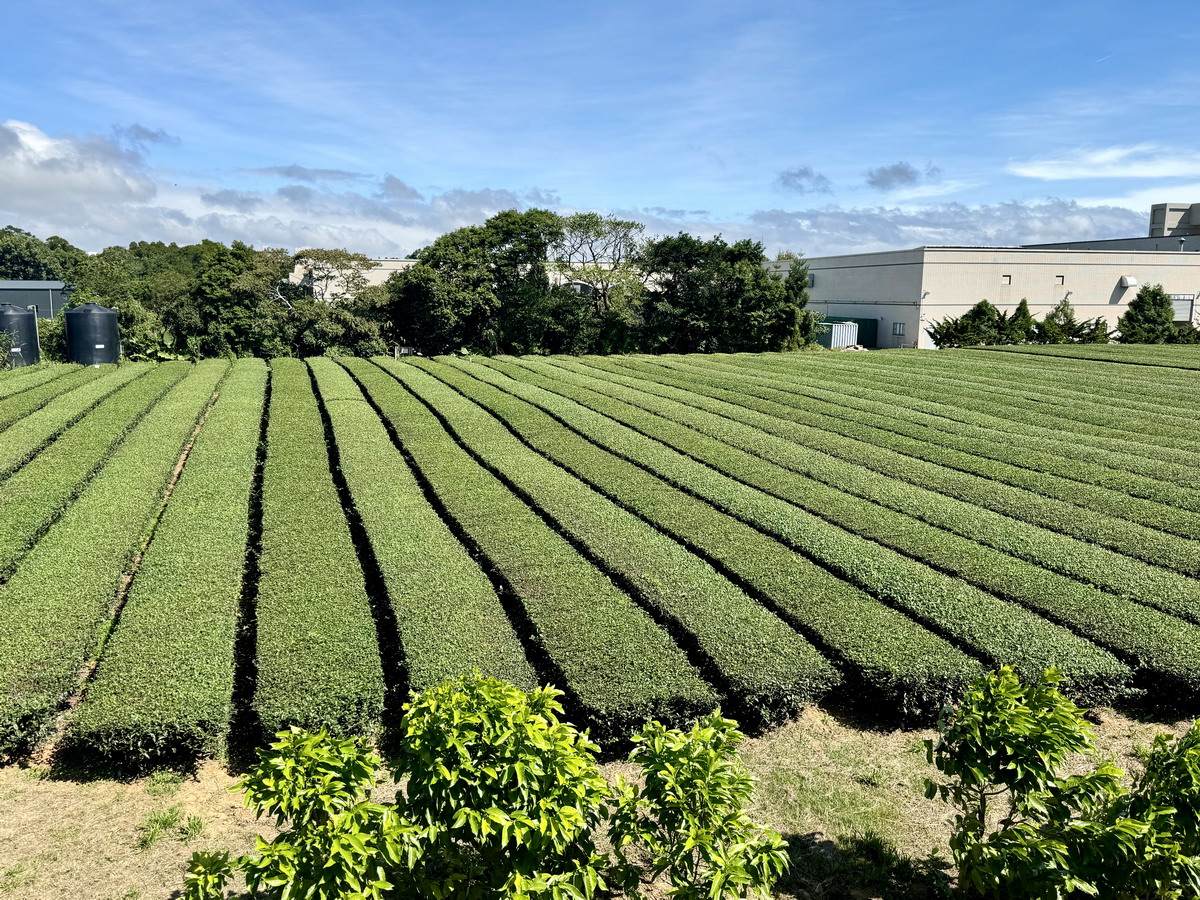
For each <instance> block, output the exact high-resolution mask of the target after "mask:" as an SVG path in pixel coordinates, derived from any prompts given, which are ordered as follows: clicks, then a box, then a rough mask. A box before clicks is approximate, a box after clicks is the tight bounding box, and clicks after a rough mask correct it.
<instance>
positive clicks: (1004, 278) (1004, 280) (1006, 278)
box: [1000, 275, 1012, 284]
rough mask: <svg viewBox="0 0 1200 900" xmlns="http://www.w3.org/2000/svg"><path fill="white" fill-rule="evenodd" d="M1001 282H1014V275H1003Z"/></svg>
mask: <svg viewBox="0 0 1200 900" xmlns="http://www.w3.org/2000/svg"><path fill="white" fill-rule="evenodd" d="M1000 283H1001V284H1012V276H1011V275H1001V276H1000Z"/></svg>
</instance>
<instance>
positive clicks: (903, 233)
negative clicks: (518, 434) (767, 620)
mask: <svg viewBox="0 0 1200 900" xmlns="http://www.w3.org/2000/svg"><path fill="white" fill-rule="evenodd" d="M145 131H146V132H147V133H148V134H155V133H154V132H150V131H149V129H145ZM138 137H139V138H141V139H142V140H141V141H140V142H139V143H140V144H151V143H154V141H153V140H150V139H149V138H147V137H146V135H144V134H140V133H139V134H138ZM147 152H148V151H147ZM142 153H143V150H142V149H141V146H132V145H131V142H129V141H118V140H114V139H112V138H105V137H95V136H84V137H78V136H65V137H51V136H49V135H47V134H45V133H44V132H42V131H41V130H40V129H38V128H36V127H35V126H33V125H29V124H26V123H22V122H8V123H5V124H4V125H3V126H0V185H3V190H0V225H3V224H13V225H17V226H19V227H21V228H25V229H28V230H29V231H32V232H33V233H35V234H38V235H40V236H43V237H46V236H49V235H51V234H60V235H62V236H63V237H65V238H67V239H68V240H70V241H72V242H74V243H76V244H77V245H79V246H81V247H83V248H84V249H88V250H98V249H100V248H102V247H105V246H109V245H112V244H125V243H128V242H130V241H136V240H162V241H175V242H178V243H192V242H195V241H199V240H201V239H202V238H211V239H213V240H218V241H224V242H229V241H233V240H240V241H245V242H246V243H250V244H254V245H256V246H275V247H285V248H289V249H298V248H300V247H322V246H323V247H346V248H348V249H351V250H355V251H359V252H363V253H367V254H370V255H378V256H396V255H399V254H400V253H402V252H410V251H412V250H414V249H415V248H417V247H419V246H422V245H424V244H427V243H429V242H430V241H432V240H433V239H434V238H436V237H437V236H438V235H440V234H443V233H445V232H447V231H450V230H452V229H455V228H460V227H462V226H465V225H471V224H478V223H481V222H483V221H484V220H485V219H486V218H488V217H489V216H491V215H494V214H495V213H497V212H500V211H502V210H505V209H513V208H516V209H526V208H529V207H530V206H533V205H537V206H546V207H550V208H553V209H557V210H559V211H562V212H571V211H579V210H576V209H574V208H572V207H571V206H570V204H569V203H568V202H563V201H561V200H560V199H559V196H558V194H557V193H556V192H555V191H554V190H553V189H549V188H544V187H526V188H523V189H519V190H509V189H500V188H483V189H478V190H471V189H466V188H450V189H440V190H436V191H428V190H427V191H426V193H424V194H422V193H421V192H420V191H418V190H417V189H416V188H415V187H412V186H411V185H409V184H407V183H405V182H403V181H401V180H400V179H399V178H398V177H395V176H392V175H384V176H383V177H382V178H380V177H375V176H363V177H362V179H361V182H359V181H355V180H351V179H339V180H337V182H336V183H331V182H329V181H328V180H326V181H324V182H323V181H318V180H313V181H309V182H307V183H304V184H296V183H292V184H285V185H283V186H280V187H278V188H276V187H275V186H274V185H272V184H270V183H268V184H258V185H250V186H247V184H246V182H245V173H240V174H239V173H236V172H234V173H230V174H229V176H228V178H227V179H225V178H214V179H210V182H209V183H182V182H177V177H176V176H172V177H169V178H168V177H166V175H165V173H162V172H158V171H156V170H154V169H152V168H151V167H150V166H149V165H148V164H147V161H146V159H145V158H144V157H143V155H142ZM277 168H279V169H284V168H288V169H290V167H277ZM307 171H309V170H306V173H307ZM273 174H274V173H273ZM291 174H296V173H295V172H294V171H292V172H291ZM926 177H928V176H926ZM213 182H215V183H213ZM958 187H959V185H958V184H957V183H954V182H946V183H944V184H939V185H929V184H919V185H915V186H910V187H909V188H908V189H907V193H906V192H905V190H901V191H897V193H896V195H894V196H895V198H896V199H900V198H904V199H907V200H914V201H915V200H920V199H922V198H921V194H922V192H926V191H928V192H931V193H932V192H933V191H937V190H941V189H947V190H948V189H950V188H955V189H957V188H958ZM1196 187H1197V186H1191V187H1189V188H1188V189H1187V190H1186V191H1184V190H1182V188H1181V189H1180V190H1179V191H1178V193H1179V194H1180V195H1183V194H1189V195H1191V196H1195V195H1198V194H1200V191H1198V190H1195V188H1196ZM647 199H650V198H647ZM1129 205H1130V204H1129V203H1128V202H1126V201H1124V200H1115V201H1095V202H1089V203H1083V202H1074V201H1070V200H1060V199H1053V198H1051V199H1047V200H1044V201H1040V202H1032V203H1022V202H1015V201H1014V202H1010V203H997V204H990V205H982V206H967V205H964V204H961V203H945V202H942V203H936V202H925V203H916V202H909V203H904V204H896V203H893V205H891V206H887V207H883V206H880V207H866V208H843V207H839V206H834V205H829V206H824V207H819V208H817V207H811V208H801V209H767V210H759V211H756V212H752V213H750V214H749V215H747V216H745V217H744V218H741V219H739V220H735V219H731V218H728V217H720V216H717V215H714V214H712V213H710V212H707V211H705V210H701V209H685V208H678V209H675V208H664V207H660V206H645V207H640V208H637V209H632V210H630V209H625V210H622V209H601V210H599V211H600V212H612V213H614V214H616V215H619V216H622V217H624V218H631V219H636V220H638V221H641V222H643V223H644V224H645V225H646V231H647V233H648V234H651V235H656V234H674V233H676V232H679V231H689V232H692V233H694V234H697V235H701V236H711V235H714V234H723V235H724V236H725V237H726V239H727V240H730V241H733V240H738V239H741V238H751V239H754V240H761V241H762V242H763V243H764V244H765V245H766V247H767V249H768V251H769V252H772V253H774V252H775V251H777V250H782V249H789V250H794V251H797V252H802V253H805V254H807V255H809V256H816V255H826V254H834V253H851V252H865V251H870V250H882V249H896V248H903V247H913V246H918V245H921V244H1019V243H1048V242H1052V241H1060V240H1072V239H1082V238H1107V237H1126V236H1129V235H1136V234H1141V233H1143V232H1144V230H1145V213H1144V212H1141V211H1137V212H1135V211H1134V210H1133V209H1130V208H1127V207H1128V206H1129ZM1133 205H1134V206H1136V207H1138V209H1139V210H1144V209H1145V208H1146V206H1147V204H1146V203H1144V202H1136V203H1134V204H1133Z"/></svg>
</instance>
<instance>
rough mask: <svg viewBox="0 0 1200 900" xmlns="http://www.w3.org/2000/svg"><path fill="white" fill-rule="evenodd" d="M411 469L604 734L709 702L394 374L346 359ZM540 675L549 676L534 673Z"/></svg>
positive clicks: (684, 664) (659, 635)
mask: <svg viewBox="0 0 1200 900" xmlns="http://www.w3.org/2000/svg"><path fill="white" fill-rule="evenodd" d="M347 365H348V366H349V368H350V371H351V372H353V373H354V374H355V376H356V377H357V378H358V379H359V380H360V382H361V383H362V384H363V386H364V387H365V388H366V390H367V392H368V395H369V396H370V397H371V399H372V401H373V402H374V403H375V404H376V405H377V406H378V407H379V408H380V410H381V411H382V413H383V415H384V417H385V419H386V420H387V421H388V422H389V423H390V424H391V426H392V428H394V429H395V431H396V433H397V435H398V436H399V438H400V441H401V443H402V444H403V446H404V447H405V449H406V450H407V452H408V453H409V454H411V458H412V460H413V463H414V465H415V466H416V467H417V469H418V471H419V472H420V473H421V476H422V477H423V478H424V480H425V481H426V482H427V483H428V484H429V485H430V487H431V489H432V490H433V491H434V492H435V493H436V494H437V496H438V498H439V499H440V501H441V503H442V504H443V505H444V508H445V510H446V512H447V513H448V515H449V516H450V517H451V519H452V520H453V521H454V523H455V524H456V525H457V527H458V528H460V529H461V530H462V533H463V534H464V535H465V536H466V537H467V538H468V539H469V540H470V541H471V542H472V543H473V544H474V545H475V546H476V547H477V548H478V549H479V551H480V552H482V553H483V554H484V555H485V556H486V558H487V560H488V562H489V564H490V565H491V566H492V567H493V568H494V570H495V572H496V573H497V575H498V577H500V578H501V579H502V580H503V582H504V583H505V585H507V587H508V589H510V590H511V591H512V593H513V595H514V596H515V598H516V600H517V601H518V602H519V604H520V613H521V614H522V615H523V616H524V617H525V618H526V620H527V627H528V628H529V636H530V637H531V638H532V639H533V640H534V641H535V642H536V645H537V647H538V648H539V650H540V652H541V653H542V654H544V664H546V665H549V666H552V667H553V669H554V670H556V671H555V672H554V673H552V675H553V677H554V680H556V681H558V682H559V683H561V684H563V686H564V687H566V688H567V689H568V691H569V692H570V694H569V695H570V696H572V697H573V699H574V700H575V701H576V703H577V704H578V705H579V706H580V707H582V711H583V712H585V713H586V714H587V716H588V718H589V719H590V720H591V721H593V722H594V723H595V724H596V727H597V730H598V732H599V733H601V734H613V733H615V734H620V733H623V732H625V731H626V730H627V729H628V727H629V725H630V724H631V723H632V722H637V721H641V720H643V719H644V718H646V717H650V716H656V717H662V718H667V719H670V720H679V719H681V718H686V717H687V716H690V715H694V714H696V713H697V712H698V711H701V710H705V709H711V708H712V707H714V706H715V705H716V703H717V697H716V695H715V694H714V693H713V691H712V689H711V688H710V687H709V686H708V685H707V684H706V683H705V682H704V680H703V679H702V678H701V677H700V673H699V672H697V671H696V670H695V669H694V668H693V667H692V665H691V664H690V663H689V662H688V660H687V657H686V656H685V655H684V654H683V652H682V651H681V650H680V649H679V648H678V647H677V646H676V645H675V644H674V643H673V642H672V641H671V639H670V637H669V636H668V635H667V633H666V632H665V631H664V630H663V629H662V628H660V627H659V626H658V625H656V624H655V623H654V621H653V620H652V619H651V618H650V617H649V616H648V615H647V614H646V613H645V612H644V611H643V610H642V609H640V608H639V607H638V606H637V604H635V603H634V602H633V601H632V600H631V599H630V598H629V597H628V596H627V595H626V594H625V593H623V592H622V591H621V590H619V589H618V588H617V587H616V586H615V585H614V584H613V583H612V582H611V581H610V580H609V579H608V577H607V576H605V575H604V574H602V573H601V572H599V571H598V570H597V569H596V568H595V567H594V566H593V565H592V564H591V563H590V562H588V561H587V560H586V559H584V558H583V557H582V556H580V555H579V554H578V553H577V552H576V550H575V548H574V547H572V546H571V544H570V543H568V542H567V541H566V540H565V539H564V538H563V537H561V536H559V535H558V534H557V533H556V532H555V531H553V530H552V529H551V528H550V527H549V526H548V525H547V524H546V523H545V522H543V521H542V519H541V518H540V517H539V516H538V515H537V514H536V513H535V512H534V511H533V510H531V509H530V508H529V507H528V506H526V505H525V504H524V503H523V502H522V501H521V500H520V499H519V498H517V497H516V496H515V495H514V494H513V493H512V492H511V491H510V490H509V489H508V488H507V487H505V486H504V484H503V483H501V482H500V481H499V480H498V479H497V478H496V477H495V476H494V475H492V474H491V473H490V472H488V471H487V470H486V469H484V468H483V467H481V466H480V465H479V464H478V463H477V462H475V460H473V459H472V458H471V457H470V456H469V455H468V454H467V453H466V451H464V450H463V449H461V448H460V447H458V446H456V445H455V444H454V443H453V442H452V441H450V440H449V438H448V436H447V434H446V431H445V429H444V428H443V427H442V425H441V423H440V422H439V421H438V420H437V418H436V417H435V416H434V415H433V414H432V413H431V412H430V411H429V410H428V409H426V408H425V407H424V406H423V405H422V404H421V403H420V401H418V400H417V399H416V398H415V397H413V396H412V395H411V394H410V393H409V392H408V391H407V390H406V389H405V388H404V387H403V386H402V385H401V384H399V383H398V382H397V381H396V380H395V379H394V378H393V377H392V376H391V375H389V374H387V373H386V372H384V371H383V370H382V369H379V368H378V367H377V366H375V365H373V364H372V363H368V362H365V361H360V360H348V361H347ZM540 674H542V675H543V676H545V675H546V673H544V672H543V673H540Z"/></svg>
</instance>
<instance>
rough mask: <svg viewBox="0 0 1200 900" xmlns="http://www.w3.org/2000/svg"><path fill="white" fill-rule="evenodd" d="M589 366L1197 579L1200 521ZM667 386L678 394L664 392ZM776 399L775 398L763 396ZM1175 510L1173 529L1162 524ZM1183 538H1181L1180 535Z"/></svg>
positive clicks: (948, 452)
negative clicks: (1141, 517) (1141, 511)
mask: <svg viewBox="0 0 1200 900" xmlns="http://www.w3.org/2000/svg"><path fill="white" fill-rule="evenodd" d="M587 364H588V365H589V366H595V367H597V368H601V369H604V370H606V371H612V372H620V373H621V374H626V375H630V376H633V377H635V378H638V379H639V380H641V379H644V380H645V381H644V382H643V383H644V384H646V385H647V388H646V389H648V390H652V391H654V392H656V393H662V394H663V396H671V397H674V398H676V399H679V400H681V401H683V402H686V403H688V404H689V405H692V406H696V407H698V408H700V409H706V410H709V411H710V412H715V413H718V414H720V415H724V416H727V417H729V418H734V419H737V420H738V421H741V422H745V423H747V424H752V425H755V426H756V427H759V428H762V429H763V430H765V431H770V432H771V433H772V434H778V435H780V436H783V437H790V438H792V439H793V440H796V439H802V443H803V444H804V445H805V446H808V447H812V448H813V449H817V450H820V451H822V452H824V453H828V454H831V455H834V456H837V457H838V458H840V459H845V460H847V461H849V462H854V463H858V464H860V465H864V466H867V467H869V468H870V469H872V470H873V471H876V472H880V473H882V474H884V475H889V476H891V477H893V478H899V479H901V480H902V481H907V482H909V483H911V484H917V485H921V486H923V487H927V488H929V489H930V490H934V491H937V492H938V493H940V494H944V495H946V496H948V497H955V498H957V499H959V500H964V501H966V502H968V503H973V504H975V505H977V506H982V507H986V508H987V509H991V510H994V511H996V512H999V513H1003V514H1005V515H1007V516H1012V517H1014V518H1018V519H1021V520H1023V521H1026V522H1030V523H1032V524H1035V525H1040V526H1042V527H1044V528H1049V529H1051V530H1052V531H1057V532H1059V533H1060V534H1066V535H1070V536H1071V537H1075V538H1080V539H1081V540H1086V541H1089V542H1091V543H1094V544H1098V545H1100V546H1103V547H1108V548H1109V549H1111V550H1117V551H1119V552H1121V553H1124V554H1126V555H1129V556H1133V557H1136V558H1138V559H1142V560H1145V561H1146V562H1152V563H1155V564H1157V565H1161V566H1166V567H1168V568H1173V569H1176V570H1178V571H1181V572H1185V573H1188V574H1193V573H1200V546H1198V545H1197V544H1196V543H1195V541H1194V540H1181V538H1187V537H1192V538H1194V537H1200V515H1197V514H1195V513H1188V512H1187V511H1185V510H1176V509H1174V508H1173V507H1166V506H1163V505H1161V504H1156V503H1154V502H1153V501H1144V502H1143V505H1148V506H1150V508H1149V509H1148V510H1146V518H1148V519H1149V521H1150V522H1152V523H1153V524H1152V525H1146V524H1142V523H1140V522H1135V521H1132V520H1131V519H1130V518H1126V517H1122V516H1121V513H1122V512H1124V511H1125V506H1126V505H1127V501H1131V500H1132V498H1128V496H1127V495H1118V494H1115V493H1113V492H1111V491H1109V490H1108V489H1107V488H1095V489H1093V490H1091V491H1088V490H1086V489H1083V488H1081V486H1080V485H1079V483H1078V482H1067V481H1064V480H1062V479H1059V478H1058V476H1053V475H1046V474H1044V473H1036V472H1031V471H1030V470H1028V469H1022V468H1019V467H1015V466H1013V465H1012V464H1010V463H1001V462H997V461H994V460H989V459H986V458H984V457H980V456H972V455H970V454H966V453H964V452H962V451H960V450H953V449H949V448H945V447H943V446H942V445H941V444H939V443H938V436H937V434H934V433H929V432H928V429H926V430H925V431H926V434H927V437H926V439H925V440H919V439H917V438H913V437H908V436H907V435H904V434H900V433H898V432H895V431H889V430H887V427H886V426H887V425H888V424H889V423H888V422H886V421H884V420H883V419H882V418H880V419H878V420H877V422H876V424H873V425H867V424H858V423H856V422H853V421H847V420H844V419H840V418H838V417H837V416H835V415H827V414H823V413H814V412H809V411H807V410H805V409H800V408H797V407H796V406H795V405H789V404H788V403H785V402H782V400H783V399H784V398H786V396H787V395H785V394H783V393H782V392H780V391H776V390H774V389H773V388H769V387H761V386H757V385H754V384H742V383H738V382H735V381H734V380H732V379H731V378H729V377H726V376H724V375H713V374H710V373H698V372H697V373H695V374H693V373H692V372H690V371H688V372H684V371H681V370H680V369H675V368H665V367H658V366H654V365H651V364H648V363H637V362H631V363H621V364H620V365H614V366H611V367H610V366H609V365H606V364H602V361H600V360H588V361H587ZM672 388H674V389H676V390H672ZM769 398H778V399H769ZM1171 513H1174V514H1175V515H1174V516H1173V520H1174V522H1173V524H1174V525H1175V528H1174V529H1173V530H1168V529H1165V528H1164V527H1163V526H1164V524H1167V523H1164V522H1163V517H1164V515H1169V514H1171ZM1179 531H1182V532H1183V533H1182V534H1180V533H1178V532H1179Z"/></svg>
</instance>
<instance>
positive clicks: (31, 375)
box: [0, 363, 78, 397]
mask: <svg viewBox="0 0 1200 900" xmlns="http://www.w3.org/2000/svg"><path fill="white" fill-rule="evenodd" d="M77 369H78V366H69V365H65V364H62V363H51V364H48V365H44V366H29V367H25V368H20V369H11V370H9V371H0V397H11V396H12V395H13V394H17V393H20V392H21V391H27V390H29V389H30V388H33V387H37V386H38V385H39V384H45V383H46V382H47V381H51V380H53V379H55V378H61V377H62V376H64V375H66V374H67V373H68V372H74V371H76V370H77Z"/></svg>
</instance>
